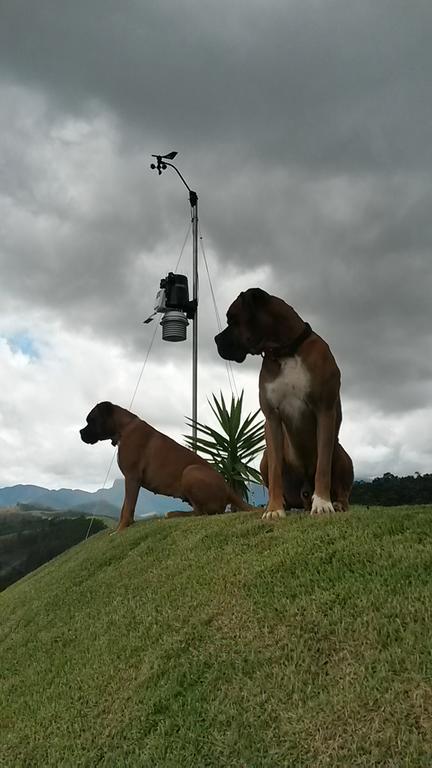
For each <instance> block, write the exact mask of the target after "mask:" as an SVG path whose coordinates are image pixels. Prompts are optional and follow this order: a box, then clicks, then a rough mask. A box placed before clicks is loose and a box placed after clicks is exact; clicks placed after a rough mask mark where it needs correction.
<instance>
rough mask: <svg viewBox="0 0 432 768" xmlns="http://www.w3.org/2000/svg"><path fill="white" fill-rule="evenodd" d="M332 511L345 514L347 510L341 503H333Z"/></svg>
mask: <svg viewBox="0 0 432 768" xmlns="http://www.w3.org/2000/svg"><path fill="white" fill-rule="evenodd" d="M333 509H334V511H335V512H346V511H347V508H346V506H345V504H344V503H343V501H334V502H333Z"/></svg>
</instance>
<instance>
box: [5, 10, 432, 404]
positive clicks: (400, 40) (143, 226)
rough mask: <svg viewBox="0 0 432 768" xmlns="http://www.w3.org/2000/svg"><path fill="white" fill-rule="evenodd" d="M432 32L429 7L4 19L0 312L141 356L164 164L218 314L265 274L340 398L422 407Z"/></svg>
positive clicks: (160, 236) (162, 245) (173, 230)
mask: <svg viewBox="0 0 432 768" xmlns="http://www.w3.org/2000/svg"><path fill="white" fill-rule="evenodd" d="M431 22H432V5H431V4H430V2H429V0H427V1H426V0H424V1H423V0H412V2H410V3H406V2H402V0H381V1H380V2H376V0H362V2H352V1H351V2H349V1H347V0H326V1H324V2H316V0H313V1H312V0H301V1H300V0H298V1H297V0H296V1H289V2H277V1H272V2H266V3H264V2H251V3H250V2H249V3H245V2H240V3H235V4H233V3H228V2H220V3H213V4H203V3H197V2H183V1H182V2H174V0H172V2H165V3H161V2H153V3H149V2H145V3H144V2H135V1H134V2H132V0H125V1H124V2H122V3H121V4H120V3H115V2H107V1H106V0H103V2H102V0H92V1H91V2H84V1H83V0H77V2H73V3H63V4H61V5H59V3H58V2H55V1H54V0H50V1H49V0H38V2H36V3H28V2H24V0H3V3H2V8H1V24H0V69H1V73H2V80H1V83H2V92H3V94H4V97H3V100H2V104H3V112H4V114H3V117H2V124H6V123H8V124H10V125H11V126H12V130H11V131H10V132H9V133H8V134H7V136H6V134H5V133H4V132H2V137H1V138H0V150H1V152H2V155H1V157H2V159H1V177H2V178H1V184H2V188H3V194H2V221H3V222H5V223H3V224H2V225H1V227H2V245H1V253H2V262H3V263H4V270H5V271H4V274H5V284H6V285H7V295H5V297H4V301H5V302H6V303H13V302H14V301H17V302H19V301H23V302H25V303H30V304H34V305H35V306H36V305H40V307H44V308H45V309H46V310H47V311H49V310H50V309H52V310H53V311H55V312H59V311H61V314H62V317H63V318H64V322H65V323H69V324H72V325H74V326H76V327H82V328H83V329H90V330H91V332H92V333H94V334H96V335H99V336H100V337H101V338H105V337H106V338H112V339H115V340H116V341H117V342H118V341H119V340H123V341H124V343H125V344H126V345H129V346H130V349H131V351H134V352H135V353H136V352H137V350H139V349H141V348H142V345H143V335H142V328H141V326H140V325H139V324H138V323H137V318H140V319H141V318H142V319H144V317H145V316H146V313H148V310H149V309H150V308H151V304H152V300H153V297H154V293H155V290H156V288H157V283H158V279H159V277H161V276H162V275H161V274H160V273H161V270H162V272H163V271H165V269H166V268H172V266H173V265H174V263H175V261H176V258H177V254H178V251H179V248H180V245H181V243H182V241H183V238H184V234H185V227H186V226H187V222H188V216H189V210H188V205H187V197H186V193H185V190H184V189H181V188H180V186H179V183H178V180H177V179H176V178H174V176H173V175H172V176H171V177H170V176H169V174H166V175H164V176H163V177H162V178H160V179H159V178H158V177H157V175H156V174H153V175H152V174H151V172H150V170H149V162H150V155H151V154H152V153H153V152H159V151H161V152H165V151H169V150H171V149H175V150H178V151H179V156H178V158H177V159H176V161H178V165H179V167H181V169H182V172H183V173H184V175H185V177H186V178H187V179H188V181H189V183H190V185H191V186H192V187H194V188H196V189H197V191H198V193H199V196H200V215H201V216H202V228H203V235H204V240H203V242H204V243H205V246H206V248H207V249H208V252H209V253H211V254H212V255H213V257H214V261H213V263H214V264H215V265H216V267H215V269H216V273H215V275H214V278H215V281H216V283H217V285H216V289H217V290H216V292H217V295H218V296H222V297H223V301H225V303H226V304H227V303H228V302H229V301H230V300H232V299H233V298H234V296H233V295H230V290H229V285H227V284H226V283H225V284H224V280H226V279H227V275H228V277H229V275H230V274H231V273H230V272H229V270H230V269H231V270H234V271H235V270H237V272H238V273H241V272H242V271H251V270H253V269H259V268H260V267H262V266H263V265H267V266H268V268H269V277H268V283H267V286H266V287H267V288H268V289H269V290H270V291H271V292H274V293H276V294H279V295H282V296H284V297H285V298H286V299H287V301H288V302H290V303H292V304H293V305H294V306H295V307H296V308H297V309H298V311H299V312H300V314H301V315H302V316H304V317H305V318H307V319H309V320H310V322H311V323H312V324H313V326H314V327H315V328H316V329H317V331H318V332H320V333H321V334H322V335H323V336H324V337H325V338H327V339H328V340H329V341H330V343H331V345H332V348H334V349H335V353H336V356H337V358H338V360H339V361H340V363H341V365H342V369H343V374H344V387H345V391H346V392H347V393H348V394H350V395H351V396H352V397H353V398H358V399H364V400H367V401H368V402H371V403H374V404H375V406H376V407H377V408H380V409H382V410H383V411H387V412H389V413H397V412H398V410H406V409H408V410H409V409H414V410H415V409H416V408H421V407H425V406H426V405H427V404H428V403H429V401H430V395H429V392H430V382H431V380H432V364H431V362H430V361H431V360H432V355H431V352H432V336H431V329H430V295H431V288H432V278H431V270H430V263H431V258H430V251H431V245H432V226H431V216H430V210H431V198H432V195H431V192H432V181H431V179H432V175H431V170H432V169H431V147H432V144H431V141H430V130H431V125H432V99H431V77H430V72H431V64H432V49H431V46H430V29H431ZM71 126H72V127H71ZM80 126H81V128H80ZM203 281H204V277H202V282H203ZM244 287H248V286H247V285H245V286H244ZM206 301H207V300H206ZM208 301H209V299H208ZM126 310H127V311H126ZM220 310H221V312H222V315H223V314H224V312H225V310H226V305H224V306H221V307H220ZM210 312H211V307H209V305H208V304H206V306H205V307H203V306H201V317H202V320H201V331H202V359H203V361H206V360H209V359H210V358H213V357H214V355H215V352H214V346H213V341H212V335H213V333H214V330H215V329H214V324H213V321H212V322H210V319H209V313H210Z"/></svg>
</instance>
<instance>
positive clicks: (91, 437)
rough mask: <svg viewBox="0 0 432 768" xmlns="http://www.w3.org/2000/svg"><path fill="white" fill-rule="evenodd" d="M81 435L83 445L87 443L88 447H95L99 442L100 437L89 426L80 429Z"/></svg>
mask: <svg viewBox="0 0 432 768" xmlns="http://www.w3.org/2000/svg"><path fill="white" fill-rule="evenodd" d="M80 435H81V440H82V441H83V443H87V445H94V444H95V443H97V441H98V440H99V438H98V436H97V435H95V434H94V432H92V431H91V430H90V428H89V427H88V426H87V427H83V428H82V429H80Z"/></svg>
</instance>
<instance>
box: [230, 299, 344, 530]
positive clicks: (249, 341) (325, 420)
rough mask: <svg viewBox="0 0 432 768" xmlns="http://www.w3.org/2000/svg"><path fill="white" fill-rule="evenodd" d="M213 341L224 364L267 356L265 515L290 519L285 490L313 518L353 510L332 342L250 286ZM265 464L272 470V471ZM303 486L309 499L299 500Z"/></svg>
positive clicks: (263, 380) (263, 384) (262, 388)
mask: <svg viewBox="0 0 432 768" xmlns="http://www.w3.org/2000/svg"><path fill="white" fill-rule="evenodd" d="M227 322H228V327H227V328H226V329H225V330H224V331H222V332H221V333H219V334H218V335H217V336H216V337H215V342H216V345H217V348H218V352H219V354H220V356H221V357H222V358H224V359H225V360H234V361H235V362H238V363H242V362H243V361H244V360H245V358H246V355H248V354H251V355H261V356H262V357H263V363H262V367H261V373H260V378H259V399H260V405H261V409H262V411H263V413H264V415H265V417H266V444H267V453H266V459H265V463H264V469H265V470H266V471H267V481H268V488H269V502H268V506H267V510H266V511H265V513H264V515H263V516H264V517H265V518H268V519H277V518H279V517H285V509H284V507H285V499H284V474H285V485H286V477H288V485H289V486H290V491H289V493H290V494H291V493H292V491H293V489H294V497H295V499H294V500H295V501H296V502H297V501H299V500H300V502H301V503H300V506H303V507H306V508H310V511H311V513H312V514H321V513H323V512H334V511H340V510H347V509H348V504H349V495H350V492H351V487H352V483H353V478H354V472H353V465H352V461H351V458H350V457H349V455H348V454H347V452H346V451H345V450H344V449H343V447H342V446H341V444H340V443H339V429H340V425H341V421H342V407H341V401H340V371H339V368H338V366H337V364H336V361H335V359H334V357H333V355H332V353H331V351H330V349H329V346H328V344H327V343H326V342H325V341H324V340H323V339H322V338H321V337H320V336H318V334H316V333H314V331H313V330H312V329H311V327H310V325H309V324H308V323H305V322H304V321H303V320H302V319H301V317H300V316H299V315H298V314H297V312H296V311H295V310H294V309H293V308H292V307H290V306H289V304H286V302H285V301H283V300H282V299H279V298H278V297H277V296H271V295H270V294H269V293H266V291H263V290H261V289H260V288H249V289H248V290H247V291H245V292H244V293H241V294H240V296H238V297H237V299H236V300H235V301H234V302H233V303H232V304H231V306H230V307H229V309H228V312H227ZM266 462H268V466H267V468H266V466H265V465H266ZM302 489H304V490H306V491H307V492H308V493H309V496H310V502H309V501H308V502H307V503H305V502H306V499H305V498H303V499H302V498H301V493H302Z"/></svg>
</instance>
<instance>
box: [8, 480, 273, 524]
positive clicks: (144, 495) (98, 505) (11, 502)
mask: <svg viewBox="0 0 432 768" xmlns="http://www.w3.org/2000/svg"><path fill="white" fill-rule="evenodd" d="M123 497H124V481H123V479H122V478H119V479H117V480H115V481H114V483H113V485H112V486H111V488H100V489H99V490H97V491H94V492H90V491H83V490H80V489H79V488H77V489H71V488H60V489H59V490H50V489H49V488H43V487H41V486H38V485H14V486H12V487H10V488H0V508H2V507H13V506H15V505H16V504H19V503H25V504H32V505H34V506H35V508H49V509H52V510H58V511H62V510H66V509H68V510H74V509H77V511H80V512H83V513H84V514H87V515H93V514H95V515H96V514H98V515H108V516H110V517H117V516H118V513H119V511H120V508H121V505H122V503H123ZM264 499H265V494H264V491H263V489H262V488H260V486H254V492H253V494H251V502H252V503H253V504H255V505H257V506H258V505H260V504H263V503H264ZM173 509H176V510H187V509H190V506H189V505H188V504H185V503H184V502H182V501H180V500H179V499H173V498H170V497H169V496H159V495H158V494H154V493H151V492H150V491H146V490H145V489H144V488H141V491H140V495H139V497H138V503H137V515H138V516H142V515H148V514H150V513H153V514H156V515H158V516H161V517H162V516H164V515H165V514H166V512H170V511H171V510H173Z"/></svg>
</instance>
